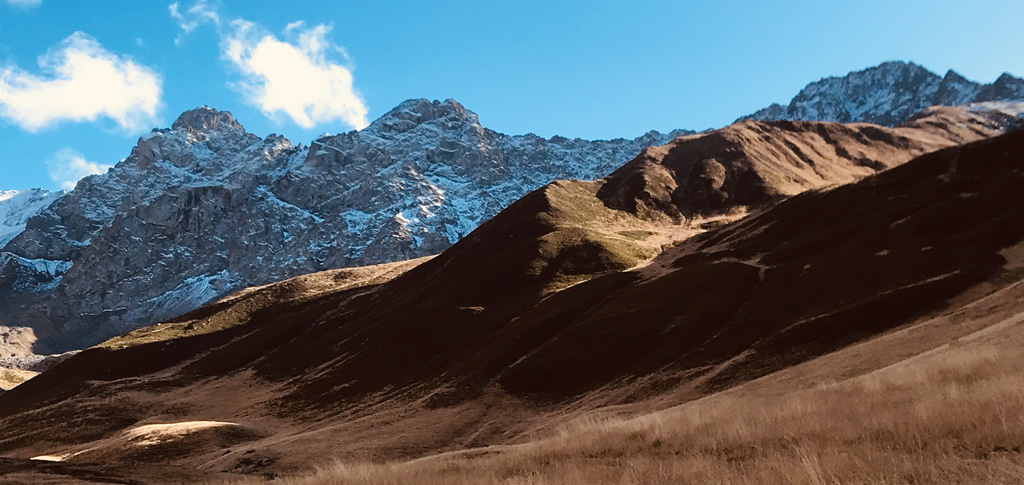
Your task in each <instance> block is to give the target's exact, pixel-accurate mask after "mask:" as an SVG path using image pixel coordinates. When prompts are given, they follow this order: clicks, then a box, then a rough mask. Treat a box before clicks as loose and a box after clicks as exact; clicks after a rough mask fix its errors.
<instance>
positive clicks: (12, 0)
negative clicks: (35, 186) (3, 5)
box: [6, 0, 43, 8]
mask: <svg viewBox="0 0 1024 485" xmlns="http://www.w3.org/2000/svg"><path fill="white" fill-rule="evenodd" d="M6 1H7V3H8V4H10V5H13V6H15V7H20V8H36V7H38V6H40V5H42V4H43V0H6Z"/></svg>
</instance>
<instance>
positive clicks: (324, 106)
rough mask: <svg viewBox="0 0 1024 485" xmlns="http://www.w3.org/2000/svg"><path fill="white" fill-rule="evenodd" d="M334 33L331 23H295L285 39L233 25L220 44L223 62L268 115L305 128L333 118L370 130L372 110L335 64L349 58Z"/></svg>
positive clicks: (253, 27) (255, 28)
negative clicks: (283, 117)
mask: <svg viewBox="0 0 1024 485" xmlns="http://www.w3.org/2000/svg"><path fill="white" fill-rule="evenodd" d="M330 32H331V27H330V26H327V25H323V24H320V25H316V26H314V27H312V28H306V26H305V24H303V23H301V22H296V23H292V24H289V25H288V28H286V29H285V32H284V34H285V38H286V40H281V39H278V38H277V37H275V36H274V35H271V34H270V33H268V32H267V31H266V30H265V29H263V28H262V27H260V26H258V25H256V24H254V23H252V22H247V21H244V20H235V21H233V22H232V23H231V30H230V32H229V33H228V34H227V35H226V36H225V38H224V39H223V41H222V43H223V56H224V58H225V59H227V60H228V61H230V62H231V64H232V65H233V66H234V67H236V68H238V70H239V72H240V73H241V75H242V79H241V80H239V81H238V82H237V83H234V87H236V88H237V89H238V90H239V91H240V92H241V93H242V95H243V96H245V97H246V99H247V100H248V101H249V102H250V103H252V104H253V105H255V106H256V107H258V108H259V109H260V111H262V112H263V113H264V114H265V115H267V116H270V117H273V116H275V115H276V114H278V113H284V114H285V115H287V116H288V117H290V118H291V119H292V121H294V122H295V124H297V125H299V126H301V127H303V128H312V127H313V126H315V125H318V124H321V123H326V122H330V121H335V120H341V121H342V122H343V123H345V124H347V125H349V126H351V127H353V128H356V129H362V128H364V127H366V125H367V124H368V122H367V119H366V115H367V111H368V110H367V108H366V103H365V102H364V101H363V98H362V96H360V94H359V93H358V92H357V91H356V90H355V89H354V88H353V86H352V83H353V77H352V71H351V70H350V69H349V68H348V67H346V66H344V65H342V64H340V63H338V62H335V61H333V60H331V57H332V56H337V57H342V58H344V57H346V56H345V52H344V50H342V49H341V48H340V47H338V46H336V45H335V44H334V43H332V42H331V41H330V39H328V37H327V36H328V34H329V33H330Z"/></svg>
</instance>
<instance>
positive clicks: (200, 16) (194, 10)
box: [167, 0, 220, 45]
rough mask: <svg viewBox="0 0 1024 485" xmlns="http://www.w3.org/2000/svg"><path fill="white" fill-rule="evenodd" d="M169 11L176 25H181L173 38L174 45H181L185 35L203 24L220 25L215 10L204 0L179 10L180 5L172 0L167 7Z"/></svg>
mask: <svg viewBox="0 0 1024 485" xmlns="http://www.w3.org/2000/svg"><path fill="white" fill-rule="evenodd" d="M167 9H168V10H170V12H171V18H173V19H174V20H177V21H178V25H179V26H181V30H182V32H181V33H180V34H178V36H177V37H175V39H174V45H181V43H182V42H183V41H184V40H185V36H186V35H188V34H190V33H192V31H193V30H196V29H197V28H199V26H200V25H203V24H213V25H217V26H219V25H220V15H219V14H218V13H217V10H216V9H214V8H213V7H211V6H210V4H208V3H207V2H206V0H200V1H198V2H196V3H195V5H192V6H191V7H189V8H188V10H185V11H184V12H182V11H181V7H180V6H179V4H178V2H174V3H172V4H170V5H169V6H168V7H167Z"/></svg>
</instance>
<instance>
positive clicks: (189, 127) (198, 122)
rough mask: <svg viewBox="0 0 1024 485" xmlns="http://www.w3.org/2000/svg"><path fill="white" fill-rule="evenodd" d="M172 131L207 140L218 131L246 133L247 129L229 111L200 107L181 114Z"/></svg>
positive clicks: (172, 126)
mask: <svg viewBox="0 0 1024 485" xmlns="http://www.w3.org/2000/svg"><path fill="white" fill-rule="evenodd" d="M171 129H172V130H175V131H181V132H187V133H190V134H192V135H193V136H196V137H197V138H206V137H208V136H209V135H210V134H211V133H213V132H217V131H224V130H227V131H232V132H235V131H238V132H242V133H245V132H246V131H245V128H244V127H243V126H242V125H241V124H240V123H239V122H238V121H237V120H235V117H234V116H232V115H231V113H230V112H228V111H218V110H216V109H213V108H211V107H209V106H200V107H198V108H195V109H191V110H188V111H186V112H184V113H182V114H181V116H179V117H178V119H177V120H175V121H174V124H172V125H171Z"/></svg>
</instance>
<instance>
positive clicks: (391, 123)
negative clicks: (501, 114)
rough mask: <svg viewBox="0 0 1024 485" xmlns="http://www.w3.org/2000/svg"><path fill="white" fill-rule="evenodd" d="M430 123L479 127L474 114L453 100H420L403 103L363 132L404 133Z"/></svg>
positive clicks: (477, 119) (448, 126)
mask: <svg viewBox="0 0 1024 485" xmlns="http://www.w3.org/2000/svg"><path fill="white" fill-rule="evenodd" d="M432 122H433V123H440V124H443V125H445V127H447V128H453V127H455V126H457V125H465V124H469V125H472V126H479V125H480V120H479V118H478V117H477V115H476V113H474V112H472V111H470V110H468V109H466V108H465V107H464V106H462V104H460V103H459V102H458V101H455V100H454V99H446V100H444V101H443V102H442V101H438V100H433V101H431V100H429V99H424V98H420V99H409V100H406V101H403V102H402V103H401V104H399V105H398V106H396V107H395V108H394V109H392V110H391V111H388V112H387V113H386V114H384V116H381V117H380V118H379V119H377V120H376V121H374V122H373V123H371V124H370V126H369V127H367V128H366V129H365V130H363V131H366V132H368V133H378V134H388V133H404V132H407V131H410V130H412V129H414V128H416V127H417V126H420V125H423V124H427V123H432Z"/></svg>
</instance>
